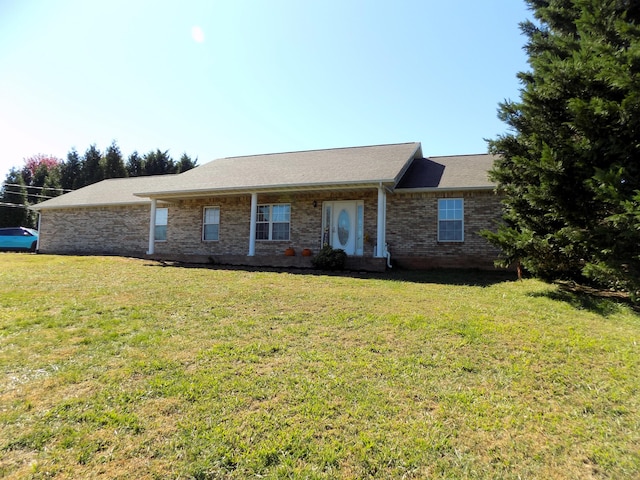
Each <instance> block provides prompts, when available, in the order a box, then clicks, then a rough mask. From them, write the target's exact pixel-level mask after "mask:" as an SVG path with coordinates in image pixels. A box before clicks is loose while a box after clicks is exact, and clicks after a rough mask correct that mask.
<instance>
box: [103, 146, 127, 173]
mask: <svg viewBox="0 0 640 480" xmlns="http://www.w3.org/2000/svg"><path fill="white" fill-rule="evenodd" d="M126 176H127V169H126V168H125V166H124V161H123V160H122V153H121V152H120V147H118V144H117V143H116V141H115V140H114V141H113V142H111V145H109V146H108V147H107V150H106V152H105V154H104V178H122V177H126Z"/></svg>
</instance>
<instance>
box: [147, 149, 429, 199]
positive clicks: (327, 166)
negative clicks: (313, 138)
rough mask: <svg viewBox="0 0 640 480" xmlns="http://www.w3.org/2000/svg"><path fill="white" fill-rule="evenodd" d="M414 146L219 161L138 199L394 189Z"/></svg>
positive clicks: (414, 151) (413, 153)
mask: <svg viewBox="0 0 640 480" xmlns="http://www.w3.org/2000/svg"><path fill="white" fill-rule="evenodd" d="M421 156H422V150H421V146H420V143H419V142H414V143H401V144H394V145H376V146H369V147H353V148H334V149H329V150H311V151H304V152H288V153H275V154H268V155H253V156H246V157H231V158H221V159H218V160H214V161H212V162H209V163H206V164H204V165H201V166H199V167H197V168H194V169H193V170H189V171H187V172H185V173H183V174H181V175H179V176H177V177H176V178H175V180H174V181H172V182H171V185H167V186H166V188H159V189H145V190H140V191H139V192H137V193H138V194H139V195H140V196H152V197H157V198H163V197H165V198H169V197H175V196H183V195H198V194H208V193H220V192H232V191H236V192H249V191H260V190H262V191H264V190H282V189H312V188H340V187H344V186H347V185H373V184H376V185H377V184H379V183H380V182H382V183H388V184H393V185H395V184H396V183H397V181H398V180H399V179H400V176H401V175H402V174H403V173H404V171H405V170H406V168H407V167H408V166H409V164H410V162H411V160H412V159H413V158H419V157H421Z"/></svg>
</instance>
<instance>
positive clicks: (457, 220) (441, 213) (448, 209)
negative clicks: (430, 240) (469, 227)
mask: <svg viewBox="0 0 640 480" xmlns="http://www.w3.org/2000/svg"><path fill="white" fill-rule="evenodd" d="M438 241H439V242H464V201H463V199H462V198H440V199H438Z"/></svg>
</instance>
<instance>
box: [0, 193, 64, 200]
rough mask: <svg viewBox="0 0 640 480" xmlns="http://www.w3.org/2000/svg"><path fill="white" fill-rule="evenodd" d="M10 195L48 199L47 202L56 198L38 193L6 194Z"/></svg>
mask: <svg viewBox="0 0 640 480" xmlns="http://www.w3.org/2000/svg"><path fill="white" fill-rule="evenodd" d="M5 193H7V194H9V195H24V196H26V197H34V198H46V199H47V200H48V199H50V198H56V197H55V196H54V197H52V196H50V195H38V194H37V193H22V192H5Z"/></svg>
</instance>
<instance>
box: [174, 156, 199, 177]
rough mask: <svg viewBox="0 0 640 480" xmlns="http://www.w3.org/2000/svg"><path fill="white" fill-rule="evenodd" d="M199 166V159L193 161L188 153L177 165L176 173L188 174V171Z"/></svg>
mask: <svg viewBox="0 0 640 480" xmlns="http://www.w3.org/2000/svg"><path fill="white" fill-rule="evenodd" d="M197 165H198V159H197V158H196V159H195V160H191V157H190V156H189V155H187V154H186V153H183V154H182V156H181V157H180V160H179V161H178V163H177V164H176V173H182V172H186V171H187V170H191V169H192V168H195V167H196V166H197Z"/></svg>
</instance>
